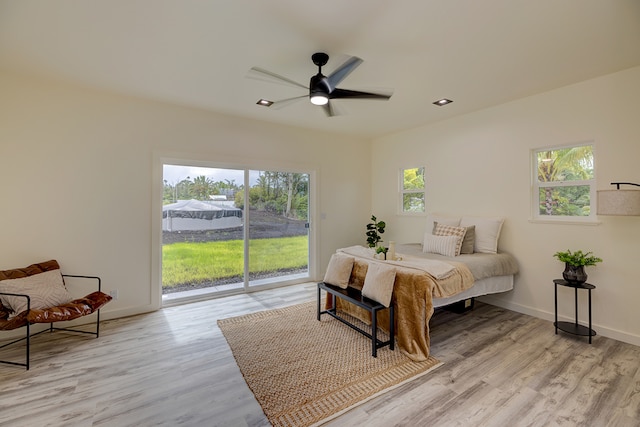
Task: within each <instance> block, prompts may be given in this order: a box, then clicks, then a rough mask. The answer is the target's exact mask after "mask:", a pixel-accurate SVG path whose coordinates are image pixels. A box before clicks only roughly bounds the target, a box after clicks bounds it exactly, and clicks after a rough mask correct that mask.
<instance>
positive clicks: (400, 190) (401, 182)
mask: <svg viewBox="0 0 640 427" xmlns="http://www.w3.org/2000/svg"><path fill="white" fill-rule="evenodd" d="M410 169H422V181H423V183H424V186H423V187H422V189H415V188H412V189H405V188H404V172H405V171H406V170H410ZM426 170H427V168H426V166H411V167H401V168H400V169H399V170H398V214H399V215H415V216H420V215H426V212H427V184H426V176H425V172H426ZM406 194H422V200H423V205H422V211H406V210H404V197H405V195H406Z"/></svg>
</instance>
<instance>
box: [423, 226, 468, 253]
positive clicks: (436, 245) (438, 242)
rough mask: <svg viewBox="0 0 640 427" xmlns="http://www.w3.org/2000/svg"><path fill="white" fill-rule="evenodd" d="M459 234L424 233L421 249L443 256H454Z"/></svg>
mask: <svg viewBox="0 0 640 427" xmlns="http://www.w3.org/2000/svg"><path fill="white" fill-rule="evenodd" d="M459 240H460V237H459V236H434V235H433V234H431V233H428V232H427V233H424V242H423V243H422V251H423V252H429V253H432V254H440V255H444V256H450V257H454V256H456V249H457V248H458V241H459Z"/></svg>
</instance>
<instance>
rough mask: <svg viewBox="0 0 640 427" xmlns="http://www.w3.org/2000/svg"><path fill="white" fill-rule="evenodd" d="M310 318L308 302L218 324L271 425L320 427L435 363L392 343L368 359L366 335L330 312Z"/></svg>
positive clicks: (312, 307) (312, 305)
mask: <svg viewBox="0 0 640 427" xmlns="http://www.w3.org/2000/svg"><path fill="white" fill-rule="evenodd" d="M316 316H317V314H316V303H315V302H309V303H304V304H299V305H294V306H290V307H285V308H281V309H276V310H269V311H262V312H258V313H252V314H248V315H245V316H240V317H233V318H229V319H221V320H218V326H220V329H221V330H222V333H223V334H224V336H225V338H226V339H227V342H228V343H229V346H230V347H231V351H232V352H233V355H234V357H235V359H236V362H237V363H238V367H239V368H240V371H241V372H242V375H244V378H245V381H246V382H247V385H248V386H249V388H250V389H251V391H252V392H253V394H254V395H255V397H256V399H257V400H258V402H259V403H260V405H261V406H262V410H263V411H264V413H265V415H266V416H267V418H268V419H269V421H270V422H271V424H273V425H274V426H310V425H319V424H321V423H323V422H326V421H329V420H330V419H332V418H335V417H336V416H338V415H340V414H341V413H344V412H346V411H347V410H349V409H351V408H353V407H354V406H357V405H359V404H361V403H364V402H365V401H367V400H369V399H371V398H373V397H375V396H377V395H379V394H381V393H384V392H386V391H389V390H391V389H393V388H395V387H397V386H399V385H401V384H403V383H405V382H407V381H409V380H412V379H414V378H416V377H418V376H420V375H424V374H425V373H427V372H429V371H430V370H432V369H434V368H435V367H437V366H440V362H439V361H438V360H436V359H435V358H431V357H430V358H429V359H428V360H426V361H424V362H414V361H412V360H411V359H409V358H408V357H407V356H405V355H403V354H402V352H401V351H399V350H398V348H397V346H396V350H395V351H391V350H389V348H388V347H383V348H381V349H378V357H377V358H374V357H371V341H370V340H369V339H368V338H366V337H365V336H363V335H362V334H359V333H358V332H356V331H354V330H353V329H351V328H349V327H347V326H346V325H344V324H342V323H341V322H339V321H337V320H335V319H333V318H332V317H330V316H329V315H326V314H325V315H323V316H322V320H321V321H320V322H318V320H317V317H316ZM352 320H353V319H352ZM365 330H366V329H365ZM380 338H381V339H382V340H386V339H387V337H386V336H382V337H380Z"/></svg>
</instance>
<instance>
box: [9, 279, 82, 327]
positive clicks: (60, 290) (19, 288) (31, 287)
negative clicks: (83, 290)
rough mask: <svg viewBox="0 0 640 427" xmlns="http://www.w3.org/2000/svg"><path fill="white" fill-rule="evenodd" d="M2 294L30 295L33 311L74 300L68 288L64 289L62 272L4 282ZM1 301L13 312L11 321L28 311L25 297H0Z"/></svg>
mask: <svg viewBox="0 0 640 427" xmlns="http://www.w3.org/2000/svg"><path fill="white" fill-rule="evenodd" d="M0 292H10V293H14V294H25V295H29V297H31V308H32V309H43V308H49V307H55V306H57V305H60V304H66V303H68V302H70V301H71V300H73V297H72V296H71V294H69V292H68V291H67V288H65V287H64V282H63V281H62V274H60V270H51V271H45V272H44V273H38V274H34V275H32V276H27V277H21V278H19V279H7V280H2V281H0ZM0 300H1V301H2V305H4V306H5V307H6V308H8V309H9V310H11V311H13V312H12V313H10V314H9V319H11V318H13V317H15V316H17V315H18V314H20V313H22V312H23V311H25V310H26V309H27V299H26V298H24V297H16V296H11V295H0Z"/></svg>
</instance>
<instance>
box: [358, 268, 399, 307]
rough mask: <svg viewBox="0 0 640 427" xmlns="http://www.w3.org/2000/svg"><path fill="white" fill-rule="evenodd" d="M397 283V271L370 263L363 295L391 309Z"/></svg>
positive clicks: (365, 277)
mask: <svg viewBox="0 0 640 427" xmlns="http://www.w3.org/2000/svg"><path fill="white" fill-rule="evenodd" d="M395 281H396V270H395V269H393V268H391V267H387V266H386V265H382V264H378V263H375V262H372V263H369V267H368V268H367V275H366V276H364V286H362V295H364V296H365V297H367V298H370V299H372V300H374V301H378V302H379V303H380V304H382V305H384V306H385V307H389V304H391V295H392V294H393V284H394V282H395Z"/></svg>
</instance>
